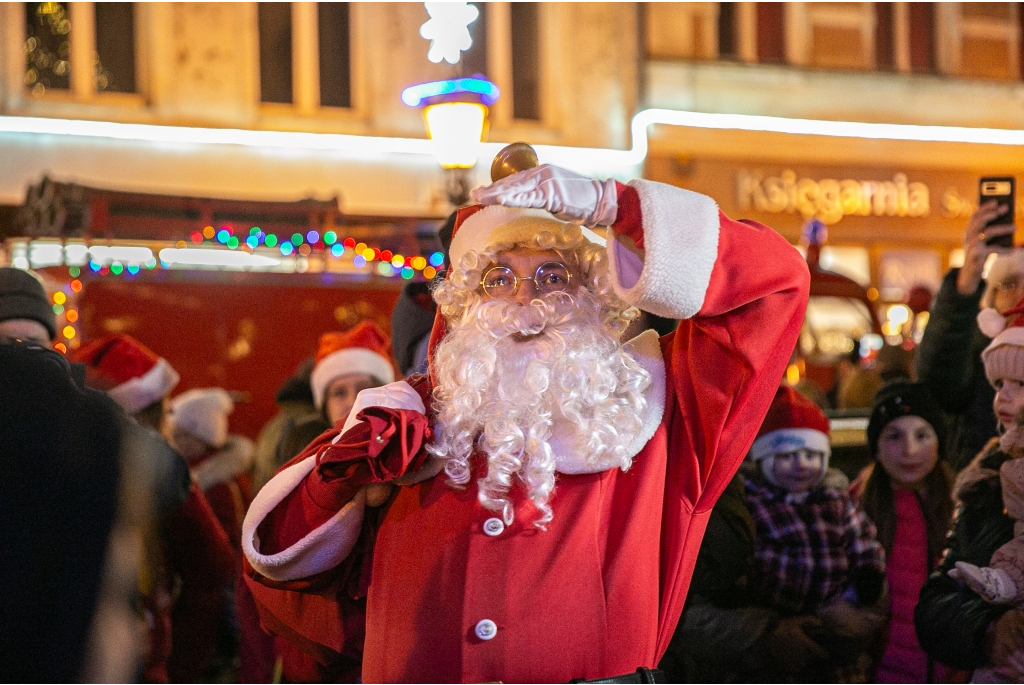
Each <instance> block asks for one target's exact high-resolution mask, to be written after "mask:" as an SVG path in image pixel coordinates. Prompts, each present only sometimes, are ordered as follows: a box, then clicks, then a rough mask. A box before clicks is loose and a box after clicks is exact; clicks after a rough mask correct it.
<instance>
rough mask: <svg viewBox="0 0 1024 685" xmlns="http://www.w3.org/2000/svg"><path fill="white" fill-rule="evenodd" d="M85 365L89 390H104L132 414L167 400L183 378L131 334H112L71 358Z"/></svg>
mask: <svg viewBox="0 0 1024 685" xmlns="http://www.w3.org/2000/svg"><path fill="white" fill-rule="evenodd" d="M70 358H71V361H73V362H77V363H79V364H84V365H85V380H86V383H87V384H88V385H89V387H92V388H97V389H99V390H103V391H104V392H106V393H107V394H108V395H110V397H111V398H112V399H113V400H114V401H115V402H117V403H118V404H119V405H121V407H122V408H123V409H124V410H125V411H126V412H127V413H129V414H137V413H138V412H140V411H142V410H143V409H145V408H146V407H148V406H149V405H151V404H153V403H154V402H157V401H159V400H161V399H163V398H164V397H166V396H167V395H168V394H169V393H170V392H171V390H172V389H174V386H175V385H177V384H178V380H179V379H180V376H178V372H177V371H175V370H174V368H173V367H172V366H171V365H170V364H169V363H167V360H166V359H164V358H162V357H158V356H157V355H156V354H154V353H153V351H152V350H150V349H149V348H148V347H146V346H145V345H143V344H142V343H140V342H139V341H138V340H136V339H135V338H133V337H131V336H130V335H124V334H118V335H110V336H107V337H105V338H100V339H99V340H94V341H93V342H91V343H89V344H88V345H83V346H82V347H80V348H78V349H77V350H76V351H75V352H74V353H72V354H71V355H70Z"/></svg>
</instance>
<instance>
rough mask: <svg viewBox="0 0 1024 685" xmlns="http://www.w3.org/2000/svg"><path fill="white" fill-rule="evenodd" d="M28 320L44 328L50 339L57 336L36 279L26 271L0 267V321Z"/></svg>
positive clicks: (54, 324)
mask: <svg viewBox="0 0 1024 685" xmlns="http://www.w3.org/2000/svg"><path fill="white" fill-rule="evenodd" d="M9 319H31V320H33V321H38V322H39V323H41V324H43V326H45V327H46V330H47V332H48V333H49V334H50V340H53V339H54V338H55V337H57V319H56V317H55V316H54V314H53V305H51V304H50V298H48V297H47V296H46V289H45V288H44V287H43V282H42V281H40V280H39V277H38V276H36V275H35V274H33V273H31V272H29V271H23V270H22V269H15V268H13V267H10V266H0V321H7V320H9Z"/></svg>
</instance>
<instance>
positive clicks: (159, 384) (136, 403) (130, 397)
mask: <svg viewBox="0 0 1024 685" xmlns="http://www.w3.org/2000/svg"><path fill="white" fill-rule="evenodd" d="M179 380H181V376H179V375H178V372H177V371H175V370H174V368H173V367H172V366H171V365H170V364H169V363H167V360H166V359H163V358H160V359H158V360H157V362H156V364H154V365H153V368H151V369H150V370H149V371H147V372H146V373H144V374H142V375H141V376H136V377H135V378H132V379H130V380H127V381H125V382H124V383H122V384H121V385H119V386H117V387H116V388H113V389H111V390H108V391H107V394H108V395H109V396H110V398H111V399H112V400H114V401H115V402H117V403H118V404H119V405H121V408H122V409H124V410H125V412H126V413H128V414H137V413H138V412H140V411H142V410H143V409H145V408H146V407H148V406H149V405H151V404H153V403H154V402H156V401H157V400H160V399H163V398H164V397H165V396H166V395H167V394H168V393H169V392H171V390H173V389H174V386H176V385H177V384H178V381H179Z"/></svg>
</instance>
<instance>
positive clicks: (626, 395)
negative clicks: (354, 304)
mask: <svg viewBox="0 0 1024 685" xmlns="http://www.w3.org/2000/svg"><path fill="white" fill-rule="evenodd" d="M513 248H528V249H535V250H553V251H555V252H556V253H558V255H559V256H560V257H561V259H562V261H563V262H564V263H565V264H566V266H568V267H569V268H570V269H571V270H572V271H573V273H574V278H576V279H577V283H578V284H579V285H580V286H581V287H578V288H576V289H575V290H574V291H568V292H558V293H551V294H548V295H545V296H543V297H541V298H538V299H535V300H533V301H532V302H530V303H529V304H528V305H521V304H519V303H518V302H517V301H515V300H487V299H485V298H484V296H483V295H482V293H481V291H480V290H479V284H480V281H481V279H482V275H483V271H484V270H485V269H486V268H487V267H488V266H489V265H491V264H495V263H498V261H499V256H500V254H501V253H502V252H505V251H508V250H510V249H513ZM434 299H435V300H436V302H437V304H438V306H439V307H440V309H441V312H442V314H443V315H444V317H445V319H446V322H447V324H448V327H449V333H448V335H447V336H446V337H445V338H444V339H443V340H442V341H441V343H440V344H439V345H438V347H437V350H436V351H435V354H434V358H433V364H432V369H433V373H434V377H435V387H434V411H435V415H436V427H437V430H436V435H435V439H434V442H433V444H432V445H430V446H429V447H428V449H429V450H430V452H431V453H432V454H434V455H435V456H437V457H440V458H443V459H444V460H445V472H446V473H447V475H448V477H449V479H450V482H451V483H452V484H453V485H455V486H457V487H462V486H465V485H466V484H467V483H468V482H469V480H470V478H471V475H472V474H471V472H472V471H473V466H472V465H471V462H470V458H471V457H472V455H473V453H474V451H479V452H480V453H481V454H483V455H485V456H486V458H487V470H486V473H485V474H484V475H482V476H481V477H480V478H479V479H478V481H477V483H478V486H479V495H478V496H479V501H480V503H481V504H482V505H483V506H484V507H486V508H488V509H491V510H494V511H498V512H501V514H502V517H503V518H504V520H505V522H506V523H508V524H511V523H512V521H513V519H514V515H513V505H512V501H511V499H510V497H509V491H510V489H511V488H512V486H513V482H514V480H515V479H518V480H519V481H520V482H521V484H522V485H523V487H524V488H525V491H526V494H527V496H528V497H529V499H530V500H531V501H532V502H533V505H534V506H535V507H536V509H537V510H538V512H539V516H538V517H537V519H536V521H535V523H534V525H536V526H538V527H540V528H544V527H545V524H547V523H548V522H549V521H551V519H552V511H551V505H550V503H549V500H550V498H551V496H552V494H553V491H554V487H555V467H556V457H557V455H556V453H555V452H554V451H553V449H552V438H554V437H556V436H564V435H566V434H568V440H567V441H565V440H561V441H560V442H559V444H563V443H564V442H567V444H569V445H571V447H572V449H573V450H574V451H575V452H576V453H577V454H581V455H586V460H587V462H588V465H590V466H593V468H594V470H595V471H596V470H603V469H606V468H613V467H618V468H622V469H628V468H629V467H630V465H631V464H632V456H631V455H630V454H629V453H628V452H627V449H626V448H627V445H628V443H629V441H630V439H631V438H632V436H633V435H634V434H635V433H636V431H637V430H639V428H640V419H639V418H638V417H639V416H641V415H642V413H643V409H644V407H645V406H646V400H645V397H644V391H645V390H646V389H647V387H648V386H649V385H650V383H651V378H650V375H649V374H648V373H647V372H646V371H645V370H644V369H643V368H642V367H641V366H640V365H639V363H637V361H636V360H635V359H634V358H633V357H632V356H631V355H630V353H629V352H628V351H627V350H625V349H624V348H623V346H622V344H621V343H620V342H619V337H620V336H621V334H622V333H623V331H624V330H625V329H626V327H627V326H628V325H629V322H630V321H631V320H632V319H634V318H636V317H637V316H638V315H639V312H638V311H637V310H636V309H635V308H633V307H630V306H628V305H627V304H626V303H624V302H623V301H622V300H620V299H619V298H618V297H617V296H616V295H615V292H614V290H613V289H612V286H611V275H610V273H609V270H608V261H607V253H606V252H605V249H604V247H603V246H600V245H597V244H594V243H591V242H590V241H589V240H587V239H586V238H585V237H584V236H583V234H582V232H581V230H580V228H579V227H578V226H575V225H573V224H569V223H565V222H561V221H555V220H547V221H545V222H544V224H543V227H542V230H540V231H538V232H534V233H533V234H532V236H531V238H530V239H529V240H526V241H523V240H518V241H516V242H514V243H505V244H500V243H499V244H492V245H489V246H488V247H487V249H486V250H484V251H481V252H478V251H474V250H470V251H468V252H466V253H465V254H464V255H463V256H462V258H461V260H460V262H459V263H458V264H457V265H454V266H453V271H452V273H451V274H450V277H449V278H448V279H447V280H446V281H444V282H443V283H441V284H440V285H439V286H438V287H437V288H436V289H435V291H434ZM517 334H518V336H517ZM513 336H517V337H518V338H519V339H518V340H517V339H516V338H514V337H513ZM523 336H528V337H529V336H533V337H529V339H528V340H526V341H523V340H522V337H523Z"/></svg>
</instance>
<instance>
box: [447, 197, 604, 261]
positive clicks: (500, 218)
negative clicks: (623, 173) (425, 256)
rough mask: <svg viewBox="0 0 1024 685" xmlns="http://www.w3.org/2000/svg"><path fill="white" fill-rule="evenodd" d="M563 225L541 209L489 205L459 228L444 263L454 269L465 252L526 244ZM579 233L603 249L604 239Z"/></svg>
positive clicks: (588, 233)
mask: <svg viewBox="0 0 1024 685" xmlns="http://www.w3.org/2000/svg"><path fill="white" fill-rule="evenodd" d="M521 219H529V220H532V221H520V220H521ZM566 223H568V222H565V221H562V220H561V219H558V218H556V217H555V216H554V215H553V214H551V212H548V211H546V210H543V209H531V208H521V207H505V206H504V205H489V206H487V207H484V208H483V209H481V210H479V211H478V212H476V213H475V214H473V215H472V216H470V217H469V218H468V219H466V220H465V221H463V222H462V224H461V225H459V230H457V231H456V232H455V237H453V238H452V244H451V246H450V247H449V248H448V260H449V262H450V263H451V264H452V265H454V266H458V265H459V263H460V262H461V261H462V258H463V257H464V256H465V255H466V253H468V252H471V251H472V252H478V253H481V252H486V251H487V249H488V248H489V247H490V246H492V245H498V244H501V245H506V244H517V243H530V242H531V241H532V240H533V238H534V237H535V236H536V235H537V233H539V232H540V231H541V230H550V231H552V232H558V231H560V230H561V229H562V228H563V227H564V226H565V225H566ZM581 231H582V233H583V237H585V238H586V239H587V240H589V241H590V242H592V243H596V244H598V245H601V246H602V247H604V246H605V244H606V242H605V240H604V238H602V237H601V236H600V235H598V234H597V233H595V232H594V231H591V230H590V229H587V228H582V229H581Z"/></svg>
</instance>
